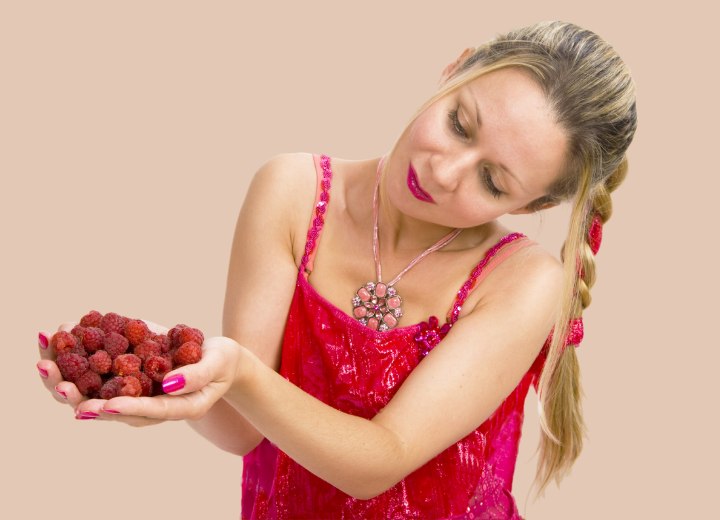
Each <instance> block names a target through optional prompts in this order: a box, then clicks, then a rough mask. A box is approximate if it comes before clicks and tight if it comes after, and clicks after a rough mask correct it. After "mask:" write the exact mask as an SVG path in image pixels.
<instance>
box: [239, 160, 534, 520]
mask: <svg viewBox="0 0 720 520" xmlns="http://www.w3.org/2000/svg"><path fill="white" fill-rule="evenodd" d="M315 165H316V168H317V171H318V192H317V193H318V194H317V200H316V205H315V214H314V218H313V219H312V222H311V225H310V229H309V231H308V237H307V243H306V248H305V255H304V257H303V260H302V264H301V266H300V269H299V272H298V278H297V285H296V288H295V293H294V296H293V299H292V303H291V306H290V312H289V314H288V318H287V324H286V327H285V334H284V339H283V344H282V362H281V367H280V373H281V374H282V375H283V376H284V377H285V378H287V379H288V380H290V381H291V382H293V383H294V384H296V385H297V386H299V387H300V388H302V389H303V390H305V391H306V392H308V393H309V394H311V395H313V396H315V397H316V398H317V399H320V400H321V401H323V402H324V403H327V404H329V405H331V406H333V407H334V408H337V409H338V410H341V411H343V412H345V413H349V414H352V415H356V416H360V417H365V418H368V419H369V418H372V417H373V416H375V415H376V414H377V413H378V412H379V411H380V410H381V409H382V408H383V407H384V406H385V405H386V404H387V403H388V402H389V401H390V399H392V397H393V395H394V394H395V392H396V391H397V390H398V388H399V387H400V385H402V383H403V381H404V380H405V379H406V378H407V377H408V375H409V374H410V372H412V370H413V369H414V368H415V367H416V366H417V365H418V363H420V362H421V360H422V358H423V357H424V355H425V354H427V352H428V351H429V350H430V349H432V348H434V347H436V346H437V344H438V343H439V342H440V341H441V340H442V337H444V335H445V333H447V331H448V329H449V328H450V327H451V326H452V323H454V322H455V321H456V320H457V318H458V314H459V312H460V309H459V308H460V306H461V305H462V303H463V302H464V301H465V299H466V298H467V295H468V294H469V293H470V291H472V290H473V289H474V287H476V286H477V284H478V283H479V282H480V281H481V280H482V279H483V278H484V277H485V276H487V274H489V272H490V271H491V270H492V269H493V268H494V267H495V266H497V265H498V264H499V263H500V262H502V261H503V259H505V258H507V257H508V256H509V255H510V254H512V253H513V252H515V251H517V250H518V249H520V248H522V247H526V246H528V245H531V244H533V243H534V242H532V241H531V240H529V239H527V238H526V237H525V236H524V235H521V234H519V233H512V234H510V235H507V236H505V237H503V238H502V239H501V240H500V241H499V242H498V243H497V244H495V246H493V247H492V248H490V250H489V251H488V252H487V253H486V254H485V256H484V257H483V258H482V260H481V261H480V262H479V263H478V264H477V266H476V267H475V269H473V271H472V272H471V273H470V275H469V277H468V279H467V281H466V282H465V283H464V284H463V285H462V286H461V287H460V289H459V290H458V293H457V297H456V298H455V301H454V302H453V303H452V305H451V307H450V310H449V312H448V316H447V320H446V322H445V324H444V325H443V327H440V323H438V320H437V319H435V318H431V319H430V320H428V322H425V323H418V324H415V325H409V326H405V327H399V328H396V329H392V330H389V331H385V332H379V331H376V330H372V329H370V328H368V327H366V326H365V325H362V324H361V323H359V322H358V321H357V320H355V319H354V318H353V317H351V316H349V315H348V314H346V313H345V311H343V310H341V309H339V308H337V307H335V306H334V305H333V304H332V303H330V302H329V301H328V300H326V299H325V298H323V297H322V296H321V295H320V294H318V293H317V291H316V290H315V289H314V288H313V287H312V286H311V285H310V283H309V282H308V280H307V273H308V272H310V271H311V270H312V267H313V258H314V252H315V248H316V246H317V243H318V240H319V239H320V233H321V231H322V226H323V223H324V214H325V210H326V208H327V204H328V203H329V201H330V181H331V179H332V171H331V169H330V159H329V158H328V157H326V156H322V157H318V156H315ZM348 306H350V301H348ZM543 361H544V355H543V354H542V353H541V354H540V355H538V358H537V359H536V361H535V363H534V364H533V366H532V367H531V368H530V369H529V370H528V372H527V373H526V374H525V376H524V377H523V378H522V379H521V380H520V382H519V383H518V385H517V387H516V388H515V389H514V390H513V391H512V392H511V393H510V395H508V396H507V398H506V399H505V401H503V403H502V404H501V405H500V406H499V407H498V408H497V410H495V412H493V414H492V415H491V416H490V417H489V418H488V419H487V420H486V421H485V422H484V423H482V424H481V425H480V426H478V428H477V429H476V430H474V431H473V432H472V433H470V434H469V435H468V436H466V437H465V438H463V439H462V440H460V441H459V442H457V443H456V444H453V445H452V446H450V447H449V448H447V449H446V450H445V451H443V452H442V453H440V454H439V455H437V456H436V457H435V458H434V459H432V460H430V461H429V462H427V463H426V464H425V465H424V466H422V467H421V468H419V469H417V470H416V471H414V472H413V473H411V474H409V475H408V476H407V477H405V478H404V479H403V480H402V481H400V482H398V483H397V484H396V485H395V486H393V487H392V488H390V489H388V490H387V491H385V492H384V493H382V494H380V495H378V496H376V497H374V498H371V499H369V500H359V499H355V498H352V497H351V496H349V495H347V494H345V493H344V492H342V491H340V490H339V489H337V488H335V487H334V486H332V485H331V484H328V483H327V482H325V481H324V480H321V479H320V478H318V477H316V476H315V475H313V474H312V473H310V472H309V471H307V470H306V469H305V468H303V467H301V466H300V465H299V464H297V463H296V462H295V461H293V460H292V459H291V458H289V457H288V456H287V455H286V454H285V453H283V452H282V451H281V450H279V449H278V448H277V447H276V446H274V445H273V444H272V443H270V442H269V441H268V440H267V439H264V440H263V441H262V442H261V443H260V444H259V445H258V446H257V447H256V448H255V449H254V450H253V451H252V452H250V453H248V454H247V455H246V456H245V457H244V461H243V466H244V467H243V483H242V518H243V519H266V518H273V519H275V518H278V519H290V518H307V519H324V518H328V519H356V518H357V519H383V520H386V519H400V518H422V519H439V518H475V519H480V518H483V519H485V518H487V519H495V518H502V519H520V515H519V514H518V511H517V507H516V505H515V501H514V499H513V497H512V494H511V491H512V482H513V473H514V470H515V460H516V457H517V453H518V443H519V440H520V432H521V427H522V422H523V406H524V401H525V396H526V395H527V392H528V389H529V387H530V385H531V384H533V385H536V384H537V381H538V379H539V375H540V370H541V369H542V363H543Z"/></svg>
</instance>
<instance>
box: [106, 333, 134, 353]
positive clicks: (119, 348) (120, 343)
mask: <svg viewBox="0 0 720 520" xmlns="http://www.w3.org/2000/svg"><path fill="white" fill-rule="evenodd" d="M103 346H104V347H105V350H106V351H107V353H108V354H110V357H111V358H113V359H115V358H116V357H118V356H119V355H120V354H124V353H125V352H127V349H128V347H129V346H130V343H129V342H128V340H127V338H126V337H125V336H123V335H122V334H119V333H117V332H110V333H109V334H107V335H106V336H105V339H104V340H103Z"/></svg>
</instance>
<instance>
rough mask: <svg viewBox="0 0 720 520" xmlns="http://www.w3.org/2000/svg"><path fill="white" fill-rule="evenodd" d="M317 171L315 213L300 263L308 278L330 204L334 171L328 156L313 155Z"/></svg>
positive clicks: (312, 216)
mask: <svg viewBox="0 0 720 520" xmlns="http://www.w3.org/2000/svg"><path fill="white" fill-rule="evenodd" d="M313 162H314V163H315V171H316V173H317V188H316V189H315V204H314V206H313V208H314V209H313V213H312V215H311V216H310V226H309V229H308V233H307V240H306V241H305V254H304V255H303V257H302V261H301V262H300V271H301V272H303V273H304V274H305V275H306V276H307V275H309V274H310V273H311V272H312V270H313V264H314V261H315V251H316V250H317V244H318V242H319V241H320V234H321V232H322V227H323V224H324V223H325V211H326V210H327V205H328V203H329V202H330V181H331V180H332V170H331V169H330V157H328V156H327V155H317V154H313Z"/></svg>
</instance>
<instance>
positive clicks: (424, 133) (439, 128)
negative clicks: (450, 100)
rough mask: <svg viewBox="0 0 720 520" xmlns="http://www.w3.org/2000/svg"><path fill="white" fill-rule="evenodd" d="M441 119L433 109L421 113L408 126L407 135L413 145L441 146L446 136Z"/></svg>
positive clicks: (435, 147) (434, 147)
mask: <svg viewBox="0 0 720 520" xmlns="http://www.w3.org/2000/svg"><path fill="white" fill-rule="evenodd" d="M442 123H443V121H442V118H441V117H440V115H439V114H437V113H435V112H434V111H433V112H431V113H428V112H427V111H426V112H425V113H424V114H421V115H420V117H418V118H417V119H416V120H415V121H414V122H413V124H412V125H411V126H410V129H409V131H408V134H407V137H408V141H409V144H410V145H411V146H413V147H424V148H432V149H437V148H442V147H443V143H444V140H445V139H446V138H447V136H446V134H445V128H444V127H443V124H442Z"/></svg>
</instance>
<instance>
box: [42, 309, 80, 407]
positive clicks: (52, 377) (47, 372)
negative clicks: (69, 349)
mask: <svg viewBox="0 0 720 520" xmlns="http://www.w3.org/2000/svg"><path fill="white" fill-rule="evenodd" d="M76 324H77V323H70V322H68V323H63V324H62V325H60V326H59V327H58V329H57V330H58V331H61V330H64V331H66V332H70V331H71V330H72V329H73V327H74V326H75V325H76ZM51 337H52V334H48V333H46V332H41V333H40V336H39V339H38V348H39V349H40V361H38V363H37V368H38V371H39V372H40V376H41V377H42V378H43V383H44V384H45V388H47V389H48V391H49V392H50V393H51V394H52V396H53V397H54V398H55V400H56V401H57V402H59V403H62V404H69V405H70V406H71V407H72V408H73V409H75V408H76V407H77V405H78V404H80V402H81V401H83V400H85V399H86V397H85V396H83V395H82V394H81V393H80V392H79V391H78V389H77V387H76V386H75V384H74V383H70V382H69V381H65V380H63V377H62V375H61V374H60V369H59V368H58V366H57V365H56V364H55V361H54V359H55V357H56V356H57V354H56V353H55V351H54V349H53V348H52V347H50V346H49V342H50V338H51Z"/></svg>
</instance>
